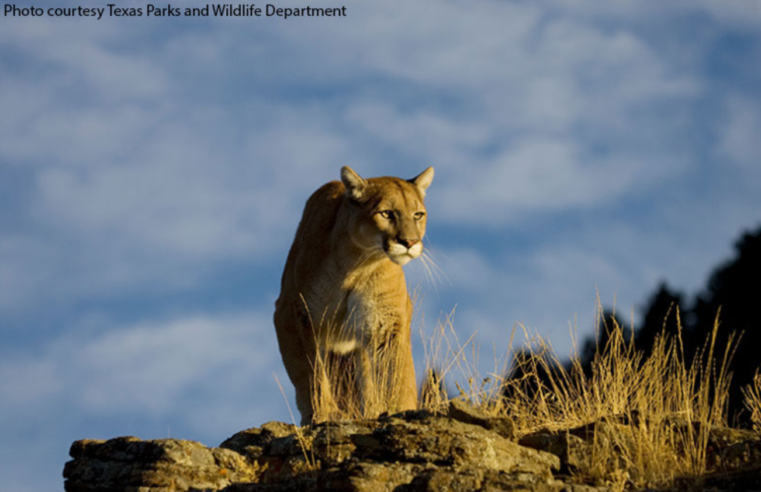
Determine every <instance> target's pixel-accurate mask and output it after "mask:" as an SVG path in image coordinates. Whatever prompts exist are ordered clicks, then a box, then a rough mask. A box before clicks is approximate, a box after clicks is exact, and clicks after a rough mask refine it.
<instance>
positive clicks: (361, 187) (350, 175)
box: [341, 166, 367, 200]
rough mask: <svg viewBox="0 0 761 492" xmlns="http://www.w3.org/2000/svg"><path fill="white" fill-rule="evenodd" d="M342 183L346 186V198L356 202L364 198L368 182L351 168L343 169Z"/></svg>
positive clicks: (345, 167)
mask: <svg viewBox="0 0 761 492" xmlns="http://www.w3.org/2000/svg"><path fill="white" fill-rule="evenodd" d="M341 181H343V184H344V186H346V196H348V197H349V198H352V199H354V200H359V199H360V198H362V194H363V193H364V191H365V187H366V186H367V182H366V181H365V180H364V179H362V178H360V177H359V174H357V173H355V172H354V170H353V169H352V168H350V167H349V166H344V167H342V168H341Z"/></svg>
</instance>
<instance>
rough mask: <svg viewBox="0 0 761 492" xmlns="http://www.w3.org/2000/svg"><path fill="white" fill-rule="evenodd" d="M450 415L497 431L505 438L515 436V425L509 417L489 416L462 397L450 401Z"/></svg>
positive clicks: (461, 420)
mask: <svg viewBox="0 0 761 492" xmlns="http://www.w3.org/2000/svg"><path fill="white" fill-rule="evenodd" d="M449 416H450V417H452V418H453V419H455V420H459V421H460V422H464V423H466V424H473V425H477V426H479V427H483V428H484V429H486V430H490V431H493V432H496V433H497V434H499V435H500V436H502V437H504V438H505V439H510V440H512V439H513V438H514V437H515V425H514V424H513V421H512V420H511V419H509V418H507V417H489V416H487V415H485V414H484V413H482V412H480V411H479V410H477V409H475V408H474V407H473V406H472V405H471V404H469V403H468V402H466V401H465V400H462V399H460V398H455V399H454V400H452V401H450V402H449Z"/></svg>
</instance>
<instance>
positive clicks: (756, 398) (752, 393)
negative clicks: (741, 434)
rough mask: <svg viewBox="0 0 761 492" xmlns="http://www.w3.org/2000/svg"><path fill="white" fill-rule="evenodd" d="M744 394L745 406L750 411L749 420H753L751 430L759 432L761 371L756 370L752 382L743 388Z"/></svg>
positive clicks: (760, 419)
mask: <svg viewBox="0 0 761 492" xmlns="http://www.w3.org/2000/svg"><path fill="white" fill-rule="evenodd" d="M743 394H744V395H745V408H747V409H748V411H749V412H750V421H751V422H753V430H755V431H756V432H757V433H758V434H761V372H759V371H756V374H755V376H753V383H751V384H749V385H748V386H746V387H745V388H743Z"/></svg>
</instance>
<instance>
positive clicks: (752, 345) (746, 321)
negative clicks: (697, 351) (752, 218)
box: [690, 227, 761, 420]
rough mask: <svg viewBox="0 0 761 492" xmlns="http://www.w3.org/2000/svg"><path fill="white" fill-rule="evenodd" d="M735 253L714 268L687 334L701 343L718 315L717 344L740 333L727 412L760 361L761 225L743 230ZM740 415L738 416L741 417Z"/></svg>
mask: <svg viewBox="0 0 761 492" xmlns="http://www.w3.org/2000/svg"><path fill="white" fill-rule="evenodd" d="M735 252H736V253H735V257H734V258H732V259H731V260H729V261H727V262H726V263H724V264H723V265H721V266H719V267H718V268H717V269H715V270H714V271H713V273H712V275H711V277H710V279H709V281H708V286H707V287H706V289H705V290H704V291H703V292H701V293H700V295H699V296H698V298H697V300H696V302H695V307H694V308H693V317H694V324H693V325H692V326H691V327H690V338H691V339H692V340H693V341H694V342H695V343H700V344H702V343H703V342H704V341H705V340H706V339H707V338H708V337H709V336H710V334H711V331H712V330H713V326H714V323H715V322H716V319H717V315H718V320H719V332H718V336H717V346H718V347H719V348H723V347H724V346H725V345H726V343H727V339H728V338H729V336H730V334H733V335H734V336H735V337H737V336H741V339H740V342H739V344H738V345H737V351H736V353H735V355H734V358H733V359H732V365H731V369H732V371H733V373H734V375H733V377H732V389H731V393H730V400H729V407H730V415H735V414H738V413H739V412H740V411H741V410H742V392H741V388H742V387H743V386H745V385H747V384H749V383H750V382H751V381H752V380H753V374H754V373H755V371H756V370H757V369H758V368H759V366H760V365H761V320H760V318H759V313H758V309H759V307H761V227H759V228H758V229H756V230H755V231H754V232H746V233H745V234H743V235H742V237H741V238H740V240H739V241H737V242H736V243H735ZM743 417H744V416H743V415H740V418H741V420H744V418H743Z"/></svg>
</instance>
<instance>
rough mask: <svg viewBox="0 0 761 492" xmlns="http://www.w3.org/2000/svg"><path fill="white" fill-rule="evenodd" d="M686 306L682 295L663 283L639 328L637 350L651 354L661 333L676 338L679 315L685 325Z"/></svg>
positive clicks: (635, 336) (645, 310)
mask: <svg viewBox="0 0 761 492" xmlns="http://www.w3.org/2000/svg"><path fill="white" fill-rule="evenodd" d="M684 304H685V303H684V298H683V295H682V294H681V293H679V292H674V291H672V290H671V289H670V288H669V286H668V284H667V283H666V282H661V284H660V285H659V286H658V290H657V291H656V292H655V293H654V294H653V295H651V296H650V299H649V300H648V302H647V304H646V307H645V309H644V313H645V316H644V318H643V320H642V325H641V326H640V327H639V328H637V330H636V333H635V335H634V344H635V346H636V347H637V349H639V350H642V351H643V352H645V353H646V354H650V353H651V352H652V350H653V344H654V343H655V339H656V337H658V336H659V335H660V334H661V333H664V332H665V333H668V334H669V335H673V336H676V335H677V332H678V331H679V328H678V323H677V313H679V318H680V319H681V322H682V323H684V319H682V317H683V315H684V314H685V311H684V307H685V306H684ZM682 327H684V324H682ZM690 353H692V352H691V351H690Z"/></svg>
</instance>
